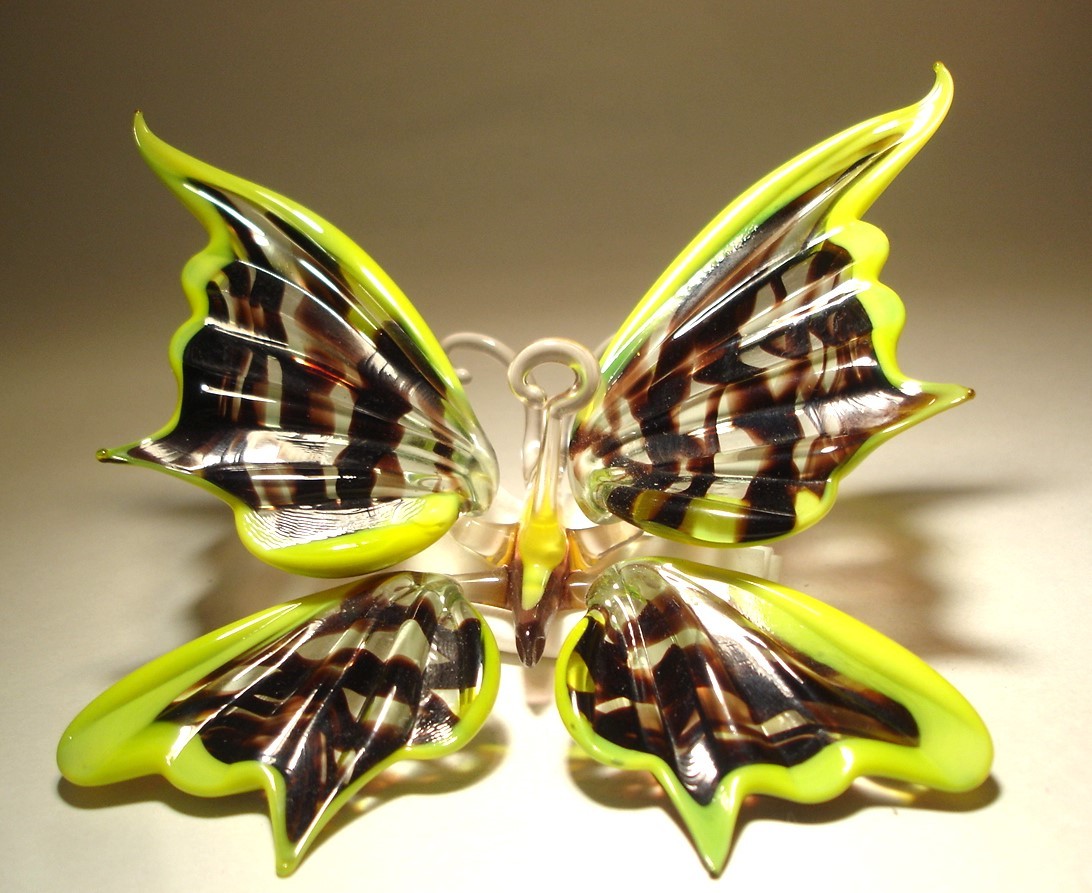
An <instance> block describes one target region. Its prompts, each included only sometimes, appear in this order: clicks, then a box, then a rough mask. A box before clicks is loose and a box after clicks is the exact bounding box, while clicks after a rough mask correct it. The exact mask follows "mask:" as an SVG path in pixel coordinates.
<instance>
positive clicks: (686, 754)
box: [557, 559, 990, 873]
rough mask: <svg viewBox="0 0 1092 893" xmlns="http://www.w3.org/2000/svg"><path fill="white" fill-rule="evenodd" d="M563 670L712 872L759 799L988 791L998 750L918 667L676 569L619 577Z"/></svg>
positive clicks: (791, 604) (709, 571)
mask: <svg viewBox="0 0 1092 893" xmlns="http://www.w3.org/2000/svg"><path fill="white" fill-rule="evenodd" d="M588 604H589V609H590V610H589V614H588V617H587V618H586V619H585V621H584V622H583V623H582V624H581V625H578V626H577V627H576V628H575V629H574V631H573V632H572V634H571V635H570V638H569V640H568V641H567V642H566V645H565V647H564V648H563V649H562V654H561V656H560V657H559V658H558V688H557V691H558V706H559V709H560V711H561V714H562V718H563V719H564V720H565V722H566V725H567V726H568V727H569V730H570V731H571V732H572V734H573V735H574V737H575V738H576V739H577V741H578V742H579V743H580V744H581V745H582V746H583V747H584V748H585V749H586V750H587V751H588V752H589V753H591V754H592V755H593V756H594V757H596V758H597V759H600V760H602V761H603V762H606V763H608V764H609V765H612V766H617V767H622V768H628V769H640V770H645V771H650V772H652V774H653V775H654V776H655V777H656V779H657V780H658V781H659V782H660V784H661V785H662V786H663V787H664V788H665V790H666V792H667V793H668V795H669V796H670V798H671V800H672V802H673V803H674V805H675V807H676V808H677V809H678V810H679V813H680V815H681V817H682V818H683V820H684V822H685V823H686V825H687V827H688V828H689V830H690V832H691V834H692V835H693V837H694V840H695V843H696V844H697V846H698V849H699V851H700V852H701V854H702V857H703V859H704V860H705V862H706V865H707V867H708V868H709V870H710V871H712V872H714V873H717V872H719V871H720V870H721V869H722V868H723V867H724V863H725V862H726V860H727V857H728V851H729V848H730V845H731V839H732V833H733V828H734V823H735V819H736V816H737V814H738V811H739V808H740V807H741V805H742V803H743V801H744V800H745V798H746V797H747V796H748V795H750V794H769V795H775V796H778V797H782V798H785V799H790V800H797V801H800V802H809V803H810V802H816V801H819V800H825V799H830V798H832V797H834V796H836V795H838V794H839V793H841V792H842V791H844V790H845V789H846V788H847V787H848V786H849V784H850V783H851V782H852V781H853V779H854V778H857V777H859V776H861V775H866V774H867V775H881V776H886V777H889V778H895V779H900V780H904V781H908V782H913V783H919V784H930V785H933V786H937V787H940V788H942V789H946V790H963V789H967V788H970V787H974V786H976V785H977V784H979V783H981V781H982V779H983V778H984V777H985V775H986V773H987V772H988V770H989V760H990V749H989V737H988V735H987V734H986V732H985V729H984V727H983V726H982V723H981V720H979V719H978V717H977V716H976V715H975V714H974V711H973V710H972V709H971V708H970V706H969V705H968V704H966V702H965V701H964V700H963V699H962V698H961V697H960V696H959V695H958V693H956V692H955V691H954V690H953V689H951V687H950V686H948V685H947V683H945V682H944V680H942V679H941V678H940V677H939V676H937V675H936V674H935V673H933V672H932V671H931V670H929V668H928V667H926V666H925V665H924V664H923V663H921V661H919V660H918V659H917V658H915V657H913V655H911V654H909V653H908V652H905V651H904V650H902V649H901V648H899V646H897V645H895V644H894V643H893V642H891V641H889V640H887V639H885V638H883V637H882V636H880V635H879V634H878V633H876V632H874V631H873V630H870V629H868V628H867V627H864V626H863V625H861V624H859V623H857V622H856V621H853V620H851V619H850V618H848V617H846V616H845V615H842V614H840V613H839V612H837V611H835V610H834V609H832V608H829V607H827V606H825V605H821V604H820V603H818V602H814V601H812V600H810V599H808V598H807V597H806V596H803V595H801V594H799V593H793V592H792V591H791V590H787V589H784V588H782V587H778V586H776V585H775V584H770V583H766V582H765V581H761V580H758V579H756V578H751V577H747V576H746V575H742V574H734V573H732V572H728V571H722V570H718V569H714V568H710V567H703V566H700V565H692V564H688V563H683V562H669V561H667V560H664V559H635V560H631V561H626V562H621V563H619V564H616V565H613V566H612V567H611V568H609V569H608V570H606V571H605V572H604V573H603V574H602V575H601V576H600V577H599V578H598V579H597V580H596V581H595V583H594V584H593V585H592V589H591V592H590V595H589V598H588Z"/></svg>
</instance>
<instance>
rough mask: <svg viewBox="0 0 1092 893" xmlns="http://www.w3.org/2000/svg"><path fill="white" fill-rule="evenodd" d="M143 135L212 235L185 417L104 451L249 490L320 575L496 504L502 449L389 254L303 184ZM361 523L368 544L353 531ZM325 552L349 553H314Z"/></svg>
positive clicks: (240, 512)
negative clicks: (346, 229)
mask: <svg viewBox="0 0 1092 893" xmlns="http://www.w3.org/2000/svg"><path fill="white" fill-rule="evenodd" d="M138 125H139V122H138ZM138 129H139V128H138ZM141 147H142V150H143V151H144V152H145V154H146V156H148V159H149V162H150V163H152V165H153V167H155V168H156V169H157V171H158V172H159V173H160V174H161V176H163V177H164V179H166V180H167V182H168V184H169V185H171V187H172V188H173V189H174V190H175V191H176V192H177V193H178V194H179V195H180V196H181V197H182V199H183V201H184V202H185V203H186V204H187V205H189V206H190V207H191V209H193V210H194V211H195V213H197V214H198V216H199V217H200V218H201V219H202V221H203V222H204V223H205V225H206V227H207V228H208V229H209V231H210V233H211V234H212V236H213V241H212V243H211V244H210V247H209V249H207V250H206V251H205V252H203V253H202V254H199V255H198V256H197V257H195V258H194V259H193V260H192V261H191V262H190V265H189V266H188V267H187V270H186V274H185V276H184V281H185V283H186V285H187V289H188V290H189V292H190V298H191V303H193V305H194V317H193V318H192V319H191V321H190V323H188V324H187V326H185V327H184V328H183V329H182V330H181V331H180V332H179V334H178V335H177V336H176V339H175V345H174V351H175V356H174V359H175V362H176V364H177V370H178V374H179V378H180V399H179V406H178V410H177V416H176V419H175V421H174V422H173V423H172V424H171V425H169V426H168V428H167V429H165V430H164V431H163V432H160V434H158V435H156V436H154V437H152V438H149V439H146V440H143V441H141V442H139V443H136V444H132V445H130V446H128V447H123V448H121V449H119V450H114V451H112V452H110V453H107V454H105V455H104V458H107V459H113V460H116V461H132V462H138V463H143V464H150V465H153V466H157V467H160V468H163V469H165V470H168V471H171V472H174V473H177V474H181V475H185V476H187V477H191V478H195V479H198V480H199V481H200V482H201V483H204V484H205V485H207V486H210V487H211V488H214V489H215V490H216V491H217V492H218V493H219V495H221V496H223V497H224V498H226V499H227V500H228V501H229V502H231V503H232V505H234V506H235V507H236V510H237V517H238V522H239V529H240V533H241V534H242V536H243V539H244V542H246V543H247V545H248V546H250V547H251V548H252V549H253V550H254V551H256V552H257V553H258V554H259V555H261V556H262V557H265V558H267V559H269V560H271V561H273V563H279V564H282V565H283V564H284V563H285V562H283V561H278V556H282V555H287V556H291V555H292V554H293V553H292V552H291V551H287V552H286V551H284V550H286V549H289V550H290V549H291V547H293V546H301V545H302V546H307V545H311V546H314V547H316V548H314V549H313V550H312V551H311V552H310V553H306V554H305V555H304V556H302V558H303V560H297V561H294V562H293V561H291V560H290V561H289V562H288V563H289V564H290V565H291V567H290V569H292V570H300V571H303V572H305V573H306V572H310V573H317V574H320V575H348V574H349V573H352V572H357V571H362V570H371V569H375V568H377V567H381V566H384V565H385V564H389V563H392V559H393V560H398V559H399V558H402V557H405V555H404V554H402V553H405V552H407V549H408V550H409V551H410V552H412V551H417V550H418V549H419V548H420V547H421V545H420V543H419V537H418V536H414V535H411V536H408V537H406V536H405V535H404V532H405V531H407V529H408V530H409V531H410V532H411V533H413V532H414V528H415V525H416V528H417V530H418V531H419V530H421V529H425V528H428V527H429V526H430V525H431V530H430V532H429V534H428V537H427V538H431V539H435V538H436V536H438V535H439V534H440V533H442V532H443V529H446V527H447V526H449V525H450V523H451V522H452V521H453V520H454V517H455V516H456V515H457V514H458V512H459V511H462V510H477V509H481V508H483V507H484V506H485V505H487V504H488V502H489V500H490V498H491V496H492V488H493V486H494V480H495V478H496V471H495V463H494V460H493V456H492V452H491V450H490V448H489V446H488V444H487V443H486V441H485V439H484V436H483V435H482V433H481V431H480V429H479V427H478V423H477V421H476V420H475V418H474V415H473V412H472V411H471V410H470V408H469V404H468V403H467V401H466V399H465V395H464V394H463V392H462V390H461V388H460V386H459V384H458V381H457V379H456V378H455V376H454V373H453V371H452V370H451V369H450V366H449V364H448V362H447V360H446V358H445V357H444V356H443V354H442V352H440V349H439V347H438V345H436V344H435V341H434V339H433V337H432V335H431V334H430V333H428V331H427V329H425V328H424V326H423V324H419V323H418V322H417V321H416V320H415V318H414V317H415V314H414V312H413V311H412V308H410V307H409V306H408V302H405V299H404V298H403V297H401V296H400V295H397V294H394V293H393V292H392V289H393V288H394V286H393V284H389V283H384V282H382V281H381V280H380V279H379V277H380V276H381V271H379V270H378V268H376V267H374V262H371V261H370V259H366V258H365V260H364V261H363V262H361V263H358V264H357V267H356V268H354V267H353V265H352V264H350V263H348V262H347V261H346V260H345V259H344V258H341V257H339V256H338V254H339V253H342V254H348V255H351V256H356V257H360V258H364V257H365V256H364V255H363V252H360V251H359V249H356V248H355V246H353V245H351V243H349V241H348V240H347V239H346V238H345V237H344V236H341V234H340V233H337V232H336V231H335V230H333V228H332V227H330V226H329V225H328V224H324V223H321V222H316V220H317V218H316V217H315V215H313V214H312V213H311V212H308V211H306V209H302V208H300V207H299V206H297V205H294V204H293V203H291V202H289V201H288V200H287V199H282V198H281V197H279V196H274V195H273V194H271V193H268V192H266V191H265V190H262V189H261V188H260V187H256V186H254V185H253V184H248V183H246V182H245V181H242V180H239V179H238V178H233V177H231V176H230V175H226V174H223V173H222V172H219V171H216V170H215V169H214V168H211V167H209V166H208V165H204V164H202V163H201V162H197V161H196V160H195V159H190V158H188V156H184V155H182V154H181V153H179V152H177V151H176V150H173V149H171V148H170V147H167V146H166V145H165V144H163V143H161V142H160V141H158V140H156V139H155V138H154V137H153V136H152V135H151V134H150V133H147V132H145V133H143V134H142V135H141ZM369 276H370V277H371V278H369ZM388 530H390V531H399V533H391V534H389V535H388V534H387V533H386V531H388ZM362 532H363V533H364V534H365V535H369V534H370V535H371V537H370V539H368V540H367V542H366V545H367V547H368V548H367V549H356V550H352V549H348V550H346V549H344V548H343V546H344V544H345V542H346V540H348V541H349V542H350V543H352V542H353V537H354V536H355V535H359V534H361V533H362ZM403 542H405V543H407V545H405V546H403V545H402V543H403ZM324 544H325V545H327V546H329V548H327V549H325V551H322V549H321V547H322V546H323V545H324ZM377 544H378V545H380V546H381V547H380V548H376V546H377ZM426 544H427V543H426ZM297 551H298V550H297ZM316 554H318V555H320V556H322V557H323V558H326V559H329V558H330V556H334V564H333V565H332V566H330V567H324V566H323V564H322V560H319V561H316V562H314V563H312V564H311V565H310V566H309V565H308V562H307V559H308V558H313V557H314V556H315V555H316ZM338 556H351V560H350V563H349V564H348V565H345V564H344V563H338V562H337V557H338Z"/></svg>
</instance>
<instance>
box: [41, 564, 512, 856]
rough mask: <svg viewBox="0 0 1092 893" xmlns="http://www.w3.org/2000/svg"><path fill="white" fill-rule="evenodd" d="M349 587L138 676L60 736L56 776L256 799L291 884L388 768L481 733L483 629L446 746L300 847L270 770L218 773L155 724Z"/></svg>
mask: <svg viewBox="0 0 1092 893" xmlns="http://www.w3.org/2000/svg"><path fill="white" fill-rule="evenodd" d="M352 585H353V584H348V585H346V586H341V587H337V588H335V589H331V590H328V591H326V592H320V593H316V594H315V595H312V596H308V597H306V598H303V599H299V600H298V601H295V602H289V603H286V604H282V605H277V606H276V607H273V608H270V609H268V610H265V611H261V612H259V613H257V614H254V615H252V616H250V617H247V618H245V619H243V620H240V621H238V622H236V623H233V624H230V625H228V626H225V627H223V628H221V629H218V630H215V631H213V632H210V633H207V634H206V635H204V636H201V637H200V638H198V639H195V640H194V641H192V642H189V643H187V644H185V645H183V646H181V647H179V648H177V649H175V650H174V651H171V652H168V653H167V654H164V655H162V656H160V657H158V658H156V659H155V660H153V661H151V662H150V663H148V664H146V665H145V666H143V667H141V668H140V669H137V670H135V671H134V672H132V673H130V674H129V675H127V676H125V677H124V678H123V679H121V680H120V681H118V682H117V683H115V684H114V685H112V686H111V687H110V688H108V689H107V690H106V691H105V692H103V693H102V694H101V695H99V696H98V697H97V698H95V699H94V700H93V701H92V702H91V703H90V704H88V705H87V707H85V708H84V709H83V710H82V711H80V713H79V714H78V715H77V716H76V717H75V719H73V720H72V722H71V723H70V724H69V726H68V727H67V728H66V729H65V732H64V734H63V735H62V737H61V740H60V743H59V744H58V747H57V766H58V768H59V769H60V771H61V774H62V775H63V776H64V777H65V778H66V779H68V780H69V781H70V782H72V783H73V784H78V785H81V786H89V787H97V786H101V785H107V784H113V783H115V782H120V781H127V780H130V779H134V778H140V777H143V776H147V775H160V776H162V777H163V778H165V779H166V780H167V781H169V782H170V783H171V784H172V785H173V786H174V787H176V788H178V789H179V790H181V791H183V792H185V793H187V794H192V795H194V796H198V797H223V796H229V795H232V794H240V793H246V792H250V791H261V792H263V793H264V794H265V796H266V799H267V803H268V807H269V815H270V824H271V827H272V832H273V839H274V851H275V856H276V870H277V874H278V875H280V876H282V877H283V876H287V875H289V874H291V873H292V872H293V871H294V870H295V869H296V867H297V866H298V865H299V862H300V861H301V860H302V858H303V857H304V855H305V854H306V852H307V850H308V849H309V847H310V846H311V844H312V843H313V842H314V841H315V839H316V838H317V837H318V835H319V834H320V833H321V831H322V829H323V828H324V827H325V826H326V825H327V824H328V823H329V821H330V820H331V819H332V818H333V817H334V816H335V815H336V814H337V813H338V812H339V811H340V810H341V808H342V807H343V806H344V805H345V804H346V803H348V802H349V801H350V800H351V799H352V798H353V797H354V796H355V795H356V794H357V793H358V792H359V791H360V790H361V789H362V788H363V787H364V786H365V785H367V784H368V783H369V782H370V781H371V780H372V779H374V778H375V777H376V776H377V775H379V774H380V773H382V772H383V770H385V769H387V768H388V767H390V766H391V765H393V764H394V763H397V762H400V761H403V760H431V759H436V758H438V757H442V756H446V755H447V754H450V753H454V752H455V751H457V750H460V749H461V748H463V747H465V746H466V745H467V744H469V743H470V741H471V740H472V739H473V738H474V736H475V735H476V734H477V733H478V732H479V731H480V730H481V727H482V725H483V724H484V723H485V720H486V718H487V717H488V715H489V713H490V711H491V710H492V708H493V705H494V703H495V701H496V696H497V690H498V687H499V682H500V653H499V650H498V648H497V643H496V640H495V639H494V637H493V634H492V632H491V631H490V629H489V625H488V624H487V623H486V622H485V621H484V619H482V618H481V615H480V614H478V612H477V611H476V610H475V611H474V614H475V615H477V616H478V619H479V621H480V623H481V636H482V646H483V662H482V677H481V684H480V686H479V687H478V690H477V693H476V695H475V696H474V698H473V700H472V701H471V702H470V703H469V704H468V705H467V706H466V710H465V712H464V713H463V714H462V715H461V716H460V718H459V721H458V723H457V724H456V725H455V726H454V729H453V733H452V737H451V739H450V740H449V741H446V742H441V743H431V744H417V745H413V746H412V747H400V748H399V749H398V750H396V751H395V752H394V753H392V754H391V755H389V756H388V757H386V758H385V759H383V760H382V761H380V762H379V763H377V764H376V765H375V766H373V767H372V768H371V769H369V770H368V771H367V772H365V773H364V774H362V775H361V776H360V777H359V778H357V779H355V780H354V781H353V782H352V783H351V784H350V785H348V786H347V787H345V789H344V790H342V791H341V792H340V793H339V794H338V795H337V796H336V797H335V798H334V799H333V800H332V801H331V802H330V804H329V805H328V806H327V807H326V808H325V810H324V812H323V814H322V815H321V816H320V817H319V819H318V820H317V821H316V822H315V824H314V825H313V826H312V827H311V828H309V830H308V831H307V832H306V833H305V834H304V835H303V837H302V838H301V839H300V840H298V841H296V842H293V841H292V840H291V839H290V838H289V836H288V834H287V831H286V783H285V781H284V778H283V777H282V776H281V774H280V773H279V772H278V771H277V770H276V768H274V767H271V766H267V765H265V764H262V763H259V762H257V761H246V762H239V763H224V762H221V761H220V760H218V759H216V758H215V757H213V756H212V755H211V754H209V752H208V751H207V750H206V749H205V747H204V745H203V743H202V741H201V738H200V737H199V736H198V735H196V734H194V735H193V736H191V737H188V738H186V739H185V740H184V741H182V740H181V736H180V734H179V728H178V726H176V725H173V724H171V723H168V722H163V721H156V717H157V716H159V714H160V713H161V712H162V711H163V709H164V708H165V707H166V706H167V705H168V704H170V703H171V701H172V700H173V699H174V698H175V697H176V696H177V695H178V694H179V693H180V692H184V691H186V690H187V689H189V688H190V687H191V686H193V685H194V684H196V683H198V682H199V681H200V680H201V679H203V678H205V677H206V676H207V675H208V674H209V673H210V672H212V671H214V670H215V669H216V668H217V667H220V666H221V665H223V664H224V663H226V662H228V661H230V660H232V659H233V658H236V657H238V656H240V655H241V654H243V653H245V652H246V651H247V650H248V649H249V648H250V647H252V646H254V645H257V644H259V643H261V642H263V641H266V640H268V639H270V638H271V637H274V636H277V635H282V634H284V633H286V632H288V631H290V630H292V629H294V628H296V627H299V626H301V625H302V624H305V623H307V622H308V621H309V620H310V619H312V618H313V617H315V616H317V615H319V614H321V613H322V612H323V611H325V610H327V609H329V608H331V607H332V606H334V605H336V604H337V603H338V602H339V601H341V600H342V598H343V595H344V592H345V590H347V589H348V588H350V587H351V586H352Z"/></svg>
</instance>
